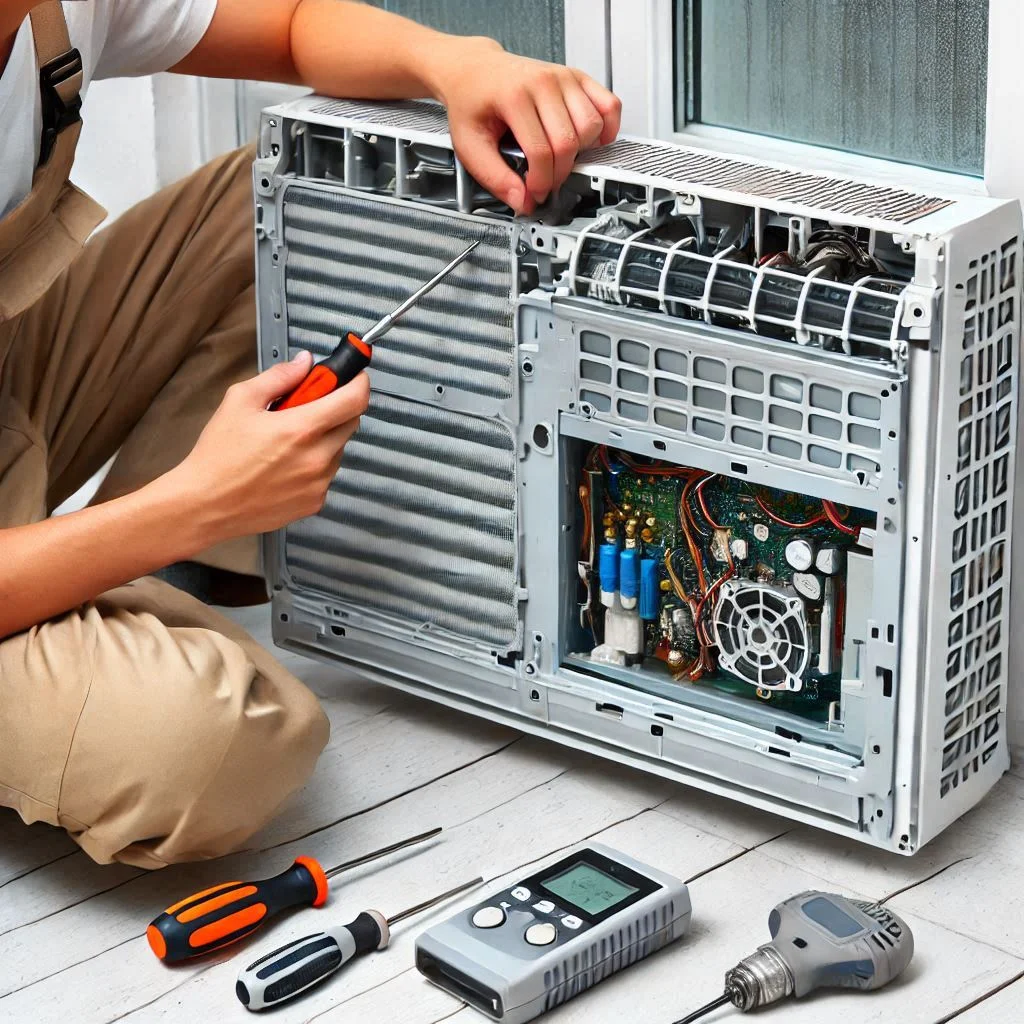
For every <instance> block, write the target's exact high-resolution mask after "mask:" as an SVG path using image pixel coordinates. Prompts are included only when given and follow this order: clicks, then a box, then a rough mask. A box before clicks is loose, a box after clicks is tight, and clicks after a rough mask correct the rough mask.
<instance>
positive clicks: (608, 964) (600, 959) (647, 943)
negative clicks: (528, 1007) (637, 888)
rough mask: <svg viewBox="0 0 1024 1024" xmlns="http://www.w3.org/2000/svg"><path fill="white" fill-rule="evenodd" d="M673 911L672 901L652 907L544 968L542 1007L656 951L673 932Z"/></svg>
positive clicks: (551, 1006) (556, 1003) (549, 1006)
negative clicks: (544, 992) (597, 939)
mask: <svg viewBox="0 0 1024 1024" xmlns="http://www.w3.org/2000/svg"><path fill="white" fill-rule="evenodd" d="M673 914H674V904H671V905H670V904H666V905H665V906H663V907H661V908H660V909H655V910H652V911H650V912H649V913H647V914H644V915H643V917H639V918H637V919H636V920H634V921H631V922H630V923H629V924H627V925H626V926H625V927H623V928H620V929H619V930H618V931H617V932H615V933H614V934H612V935H610V936H608V937H607V938H604V939H601V940H600V941H599V942H593V943H591V945H590V946H588V947H587V948H586V949H584V950H583V951H582V952H580V953H576V954H574V955H573V956H572V957H567V958H566V959H565V960H563V961H562V962H561V963H560V964H557V965H556V966H554V967H552V968H551V969H550V970H547V971H545V972H544V988H545V989H546V990H547V998H546V999H545V1002H544V1009H545V1010H551V1009H554V1007H556V1006H560V1005H561V1004H562V1003H564V1002H566V1001H567V1000H569V999H572V997H573V996H577V995H579V994H580V993H581V992H585V991H586V990H587V989H588V988H592V987H593V986H594V985H596V984H597V983H598V982H600V981H604V979H605V978H607V977H609V976H610V975H612V974H614V973H615V972H616V971H619V970H621V969H622V968H623V967H628V966H629V965H630V964H633V963H636V961H637V960H642V959H643V958H644V957H646V956H650V955H651V953H656V952H657V951H658V950H659V949H661V947H662V946H664V945H665V944H666V943H668V942H670V941H671V940H672V938H673V937H674V935H675V921H674V919H673V916H672V915H673ZM659 922H660V923H659Z"/></svg>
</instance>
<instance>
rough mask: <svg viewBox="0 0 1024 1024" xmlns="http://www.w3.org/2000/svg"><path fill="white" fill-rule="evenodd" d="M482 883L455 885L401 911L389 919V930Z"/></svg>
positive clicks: (481, 881)
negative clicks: (394, 925) (408, 918)
mask: <svg viewBox="0 0 1024 1024" xmlns="http://www.w3.org/2000/svg"><path fill="white" fill-rule="evenodd" d="M483 881H484V880H483V878H474V879H473V881H472V882H463V884H462V885H457V886H455V888H454V889H449V890H448V891H447V892H443V893H441V895H440V896H434V897H433V898H432V899H429V900H424V901H423V902H422V903H417V904H416V906H415V907H409V909H408V910H403V911H401V912H400V913H398V914H395V915H394V917H389V918H388V927H389V928H390V927H391V926H392V925H393V924H397V923H398V922H399V921H404V920H405V919H406V918H407V917H412V915H413V914H418V913H420V912H421V911H423V910H429V909H430V908H431V907H434V906H436V905H437V904H438V903H443V902H444V901H445V900H450V899H451V898H452V897H453V896H458V895H459V893H460V892H465V891H466V890H467V889H474V888H476V886H478V885H482V884H483Z"/></svg>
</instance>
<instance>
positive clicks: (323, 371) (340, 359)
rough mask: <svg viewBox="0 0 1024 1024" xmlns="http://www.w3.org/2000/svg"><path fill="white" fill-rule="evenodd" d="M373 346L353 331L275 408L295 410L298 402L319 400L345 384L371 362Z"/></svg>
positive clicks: (275, 404)
mask: <svg viewBox="0 0 1024 1024" xmlns="http://www.w3.org/2000/svg"><path fill="white" fill-rule="evenodd" d="M372 353H373V349H371V348H370V346H369V345H367V344H366V342H365V341H363V339H362V338H360V337H359V335H358V334H354V333H353V332H351V331H349V332H348V334H346V335H345V337H344V338H342V339H341V341H340V342H339V344H338V347H337V348H336V349H335V350H334V351H333V352H332V353H331V354H330V355H329V356H328V357H327V358H326V359H324V360H322V361H321V362H319V363H317V364H316V366H314V367H313V369H312V370H310V371H309V374H308V375H307V377H306V379H305V380H304V381H303V382H302V383H301V384H300V385H299V386H298V387H297V388H296V389H295V390H294V391H293V392H292V393H291V394H289V395H285V397H284V398H280V399H278V400H277V401H276V402H275V403H274V404H273V405H271V407H270V408H271V409H294V408H295V407H296V406H297V405H306V404H307V403H308V402H315V401H316V400H317V399H318V398H323V397H324V395H329V394H330V393H331V392H332V391H334V390H336V389H337V388H340V387H344V386H345V385H346V384H348V383H349V382H351V381H353V380H355V378H356V376H357V375H358V374H359V373H360V372H361V371H362V370H365V369H366V367H367V366H369V365H370V356H371V355H372Z"/></svg>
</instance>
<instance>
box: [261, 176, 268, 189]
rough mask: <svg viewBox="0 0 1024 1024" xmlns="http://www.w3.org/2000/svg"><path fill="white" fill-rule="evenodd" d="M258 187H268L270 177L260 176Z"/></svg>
mask: <svg viewBox="0 0 1024 1024" xmlns="http://www.w3.org/2000/svg"><path fill="white" fill-rule="evenodd" d="M260 188H270V179H269V178H260Z"/></svg>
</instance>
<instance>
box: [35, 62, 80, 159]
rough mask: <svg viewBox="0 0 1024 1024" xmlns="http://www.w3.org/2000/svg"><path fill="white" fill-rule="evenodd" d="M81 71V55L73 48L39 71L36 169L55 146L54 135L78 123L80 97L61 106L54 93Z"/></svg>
mask: <svg viewBox="0 0 1024 1024" xmlns="http://www.w3.org/2000/svg"><path fill="white" fill-rule="evenodd" d="M81 72H82V55H81V53H79V52H78V50H77V49H71V50H68V52H67V53H62V54H61V55H60V56H59V57H55V58H54V59H53V60H51V61H50V62H49V63H48V64H44V65H43V66H42V67H41V68H40V69H39V90H40V93H41V95H42V100H43V137H42V139H41V141H40V144H39V166H40V167H42V166H43V164H45V163H46V161H47V160H49V159H50V154H51V153H52V152H53V147H54V146H55V145H56V144H57V136H58V135H60V133H61V132H62V131H64V129H65V128H70V127H71V126H72V125H73V124H77V123H78V122H79V121H81V120H82V113H81V111H82V97H81V96H80V95H76V96H75V98H74V99H73V100H72V101H71V102H70V103H65V102H64V100H63V99H62V98H61V95H60V93H59V92H58V91H57V87H58V86H59V85H63V84H64V82H66V81H68V79H70V78H74V77H75V75H77V74H81Z"/></svg>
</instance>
